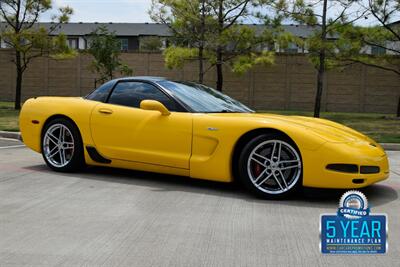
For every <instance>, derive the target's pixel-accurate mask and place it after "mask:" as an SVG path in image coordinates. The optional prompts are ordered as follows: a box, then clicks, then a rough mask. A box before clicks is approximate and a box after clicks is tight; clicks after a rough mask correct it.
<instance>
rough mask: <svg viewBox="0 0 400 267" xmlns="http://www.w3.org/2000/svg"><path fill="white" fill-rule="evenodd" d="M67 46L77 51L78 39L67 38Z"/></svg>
mask: <svg viewBox="0 0 400 267" xmlns="http://www.w3.org/2000/svg"><path fill="white" fill-rule="evenodd" d="M67 45H68V47H69V48H71V49H78V48H79V47H78V38H68V39H67Z"/></svg>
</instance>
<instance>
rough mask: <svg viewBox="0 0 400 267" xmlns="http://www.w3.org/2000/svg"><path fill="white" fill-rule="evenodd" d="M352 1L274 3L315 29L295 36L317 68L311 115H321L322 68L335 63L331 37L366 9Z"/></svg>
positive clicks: (335, 35) (283, 11) (282, 10)
mask: <svg viewBox="0 0 400 267" xmlns="http://www.w3.org/2000/svg"><path fill="white" fill-rule="evenodd" d="M355 4H356V1H354V0H329V1H328V0H316V1H313V0H279V1H278V2H276V3H275V4H274V6H275V8H276V9H277V10H278V12H281V13H282V14H283V15H284V16H287V17H289V18H291V19H292V20H294V21H296V22H299V23H301V24H306V25H309V26H310V27H313V28H314V29H315V30H314V33H313V34H312V35H311V36H309V37H308V38H306V39H305V40H300V39H297V43H298V44H300V45H304V46H305V47H306V48H307V50H308V52H309V53H308V56H309V58H310V61H311V62H312V64H313V65H314V67H315V68H316V70H317V82H316V87H317V90H316V95H315V102H314V117H319V116H320V111H321V99H322V92H323V89H324V76H325V72H326V71H327V70H329V69H332V68H334V67H337V65H336V62H337V61H336V56H335V53H336V50H335V42H334V41H333V39H336V38H337V37H338V34H339V31H340V29H341V28H343V27H345V26H346V25H351V24H352V23H353V22H355V21H357V20H358V19H360V18H361V17H363V16H364V15H365V11H362V10H361V11H360V10H357V9H356V10H355V11H354V9H353V7H354V6H355Z"/></svg>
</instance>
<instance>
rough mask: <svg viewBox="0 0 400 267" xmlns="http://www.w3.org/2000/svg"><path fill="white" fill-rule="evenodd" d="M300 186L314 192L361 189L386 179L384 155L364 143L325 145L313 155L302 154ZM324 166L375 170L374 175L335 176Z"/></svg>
mask: <svg viewBox="0 0 400 267" xmlns="http://www.w3.org/2000/svg"><path fill="white" fill-rule="evenodd" d="M302 156H303V169H304V171H303V185H304V186H307V187H318V188H338V189H339V188H340V189H347V188H361V187H365V186H368V185H371V184H374V183H376V182H379V181H382V180H385V179H387V178H388V177H389V162H388V159H387V156H386V153H385V151H384V150H383V149H382V147H380V146H379V145H377V144H371V143H370V142H367V141H360V142H354V143H329V142H327V143H325V144H324V145H322V146H321V147H320V148H319V149H317V150H315V151H304V152H302ZM328 164H355V165H357V166H358V167H360V166H377V167H379V172H378V173H373V174H362V173H360V172H357V173H347V172H339V171H334V170H329V169H327V168H326V166H327V165H328Z"/></svg>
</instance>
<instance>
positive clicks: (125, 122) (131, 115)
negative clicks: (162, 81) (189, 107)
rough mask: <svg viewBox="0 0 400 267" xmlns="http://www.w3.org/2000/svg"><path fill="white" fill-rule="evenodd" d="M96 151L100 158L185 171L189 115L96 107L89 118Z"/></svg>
mask: <svg viewBox="0 0 400 267" xmlns="http://www.w3.org/2000/svg"><path fill="white" fill-rule="evenodd" d="M90 126H91V131H92V137H93V140H94V143H95V145H96V148H97V150H98V151H99V152H100V154H102V155H103V156H104V157H107V158H110V159H119V160H127V161H135V162H143V163H151V164H156V165H162V166H169V167H175V168H183V169H189V159H190V155H191V145H192V114H190V113H180V112H171V114H170V115H168V116H163V115H162V114H161V113H160V112H158V111H150V110H143V109H139V108H132V107H125V106H119V105H113V104H103V103H102V104H99V105H98V106H96V108H95V109H94V110H93V113H92V116H91V122H90Z"/></svg>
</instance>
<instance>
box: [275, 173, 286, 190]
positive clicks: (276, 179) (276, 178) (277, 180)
mask: <svg viewBox="0 0 400 267" xmlns="http://www.w3.org/2000/svg"><path fill="white" fill-rule="evenodd" d="M272 175H273V176H274V178H275V181H276V183H277V184H278V185H279V187H280V188H281V190H285V189H284V188H283V187H282V185H281V183H280V182H279V179H278V177H276V175H275V174H274V173H272Z"/></svg>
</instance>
